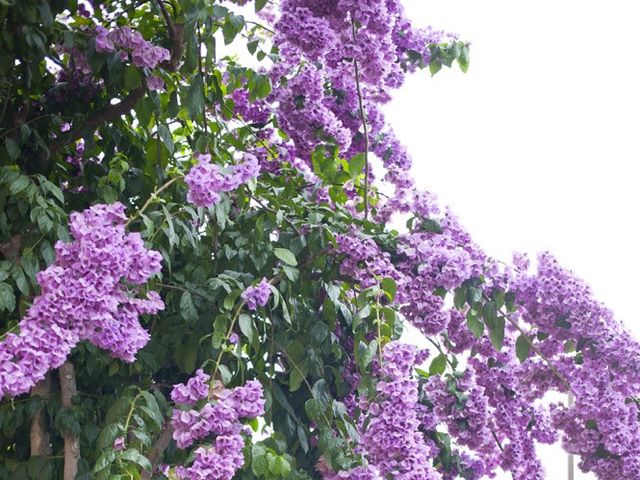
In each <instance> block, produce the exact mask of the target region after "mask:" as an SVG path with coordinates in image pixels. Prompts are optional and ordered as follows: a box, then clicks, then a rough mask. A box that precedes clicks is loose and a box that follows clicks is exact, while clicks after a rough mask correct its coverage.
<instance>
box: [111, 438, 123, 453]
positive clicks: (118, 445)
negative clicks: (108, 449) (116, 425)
mask: <svg viewBox="0 0 640 480" xmlns="http://www.w3.org/2000/svg"><path fill="white" fill-rule="evenodd" d="M124 448H125V443H124V437H118V438H116V439H115V440H114V441H113V449H114V450H116V451H118V452H120V451H122V450H124Z"/></svg>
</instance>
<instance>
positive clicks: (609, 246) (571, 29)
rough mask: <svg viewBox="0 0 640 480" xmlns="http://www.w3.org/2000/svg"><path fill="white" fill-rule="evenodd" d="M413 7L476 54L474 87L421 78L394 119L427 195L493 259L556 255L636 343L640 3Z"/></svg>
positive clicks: (553, 474)
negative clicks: (517, 254) (449, 212)
mask: <svg viewBox="0 0 640 480" xmlns="http://www.w3.org/2000/svg"><path fill="white" fill-rule="evenodd" d="M405 8H406V10H407V14H408V16H409V17H410V18H411V19H412V20H413V22H414V24H416V25H428V24H431V25H433V26H434V27H436V28H443V29H446V30H449V31H453V32H458V33H460V34H461V38H462V39H465V40H469V41H471V42H472V46H471V65H470V68H469V72H468V73H467V74H466V75H465V74H462V73H460V71H459V70H457V69H456V70H454V71H451V70H443V71H441V72H440V73H438V74H437V75H436V76H435V77H434V78H429V74H428V73H423V74H418V75H415V76H413V77H411V78H410V79H409V80H408V81H407V84H406V85H405V86H404V87H403V88H402V89H401V90H400V91H399V92H398V93H397V94H396V95H395V100H394V102H393V103H392V104H391V105H390V106H389V107H388V108H387V113H388V120H389V121H390V123H391V124H392V125H393V126H394V127H395V129H396V133H397V135H398V137H399V138H400V139H401V140H402V141H403V142H404V143H405V144H406V145H407V147H408V149H409V151H410V153H411V155H412V157H413V160H414V164H415V167H414V172H415V178H416V179H417V181H418V183H419V185H421V186H423V187H426V188H428V189H429V190H431V191H432V192H434V193H436V194H438V196H439V197H440V200H441V201H442V202H443V203H445V204H448V205H450V206H451V207H452V209H453V210H454V212H456V213H457V214H458V216H459V217H460V219H461V222H462V224H463V225H465V226H466V227H467V229H468V230H469V231H470V232H471V233H472V235H473V236H474V237H475V239H476V240H477V242H478V243H479V244H480V245H481V246H482V247H483V248H484V249H485V251H487V252H488V253H489V254H490V255H492V256H495V257H497V258H501V259H504V260H508V259H510V258H511V252H512V251H514V250H518V251H525V252H530V253H532V254H534V255H535V254H536V253H537V252H539V251H542V250H551V251H552V252H554V253H555V255H556V256H557V257H558V258H559V260H560V262H561V263H562V264H563V265H565V266H567V267H569V268H571V269H573V270H575V271H576V272H577V273H578V274H579V275H580V276H581V277H583V278H585V279H586V280H588V281H589V283H590V284H591V285H592V286H593V289H594V291H595V293H596V295H597V296H598V298H599V299H600V300H602V301H604V302H605V303H606V304H607V305H608V306H609V307H611V308H612V309H613V311H614V312H616V313H617V315H618V318H620V319H622V320H623V321H624V322H625V324H626V325H627V326H628V327H629V328H630V329H631V330H632V331H633V332H634V333H635V335H636V337H637V338H640V322H638V320H637V318H636V310H637V306H636V305H637V300H638V298H639V295H638V291H640V290H639V288H638V281H637V278H638V277H639V273H640V248H639V243H640V242H639V239H640V218H639V216H638V212H637V209H638V207H639V206H640V188H638V185H637V182H638V180H639V179H640V177H639V176H638V160H639V150H640V148H639V145H638V140H639V139H640V135H639V134H638V128H639V127H640V122H639V121H638V120H639V118H638V117H639V115H640V113H639V112H640V67H639V66H638V59H637V56H638V51H639V46H640V28H638V26H637V23H638V18H640V16H639V15H638V14H639V13H640V4H638V3H637V2H635V1H632V0H608V1H606V2H605V1H603V0H600V1H593V0H580V1H578V0H554V1H551V0H536V1H535V2H532V1H520V2H516V1H513V0H483V1H478V0H429V1H427V0H413V1H410V0H406V1H405ZM542 453H543V457H544V462H545V465H546V467H547V478H548V479H553V480H556V479H564V478H567V475H566V468H567V467H566V457H564V456H563V455H562V453H561V452H560V451H559V449H558V448H557V447H552V448H545V449H543V450H542ZM501 478H510V477H509V476H505V477H501ZM575 478H576V480H583V479H592V478H594V477H593V476H587V475H584V474H582V473H581V472H578V473H577V474H576V477H575Z"/></svg>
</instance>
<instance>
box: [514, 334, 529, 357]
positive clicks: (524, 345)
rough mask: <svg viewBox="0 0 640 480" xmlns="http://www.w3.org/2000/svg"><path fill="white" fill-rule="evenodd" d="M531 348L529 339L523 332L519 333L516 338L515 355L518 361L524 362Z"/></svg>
mask: <svg viewBox="0 0 640 480" xmlns="http://www.w3.org/2000/svg"><path fill="white" fill-rule="evenodd" d="M530 350H531V340H530V339H529V338H528V337H527V336H526V335H524V334H522V335H520V336H519V337H518V339H517V340H516V355H517V356H518V360H520V363H522V362H524V361H525V360H526V359H527V357H528V356H529V351H530Z"/></svg>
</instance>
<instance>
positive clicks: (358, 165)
mask: <svg viewBox="0 0 640 480" xmlns="http://www.w3.org/2000/svg"><path fill="white" fill-rule="evenodd" d="M366 163H367V160H366V157H365V155H364V153H356V154H355V155H354V156H353V157H351V160H349V173H350V174H351V178H356V177H357V176H358V175H360V174H361V173H362V170H363V169H364V166H365V164H366Z"/></svg>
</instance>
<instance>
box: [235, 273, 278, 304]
mask: <svg viewBox="0 0 640 480" xmlns="http://www.w3.org/2000/svg"><path fill="white" fill-rule="evenodd" d="M240 296H241V297H242V299H243V300H244V301H245V302H246V304H247V307H248V308H249V310H257V308H258V307H264V306H265V305H266V304H267V303H268V302H269V297H271V284H270V283H269V282H267V280H266V279H264V278H263V279H262V280H261V281H260V283H258V284H257V285H256V286H255V287H254V286H250V287H247V289H246V290H245V291H244V292H242V294H241V295H240Z"/></svg>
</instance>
